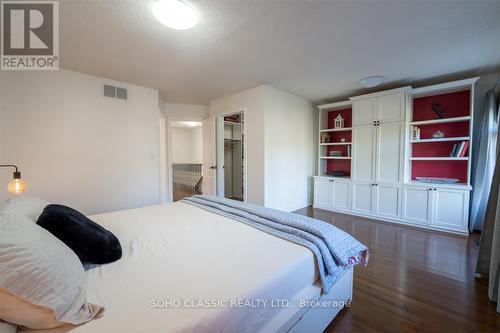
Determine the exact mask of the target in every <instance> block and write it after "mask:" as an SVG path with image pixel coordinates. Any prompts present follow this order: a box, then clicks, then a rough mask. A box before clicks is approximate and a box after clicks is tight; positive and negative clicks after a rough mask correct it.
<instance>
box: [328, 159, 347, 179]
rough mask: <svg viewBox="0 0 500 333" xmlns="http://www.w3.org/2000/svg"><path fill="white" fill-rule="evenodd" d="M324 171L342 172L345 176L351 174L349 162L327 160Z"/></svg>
mask: <svg viewBox="0 0 500 333" xmlns="http://www.w3.org/2000/svg"><path fill="white" fill-rule="evenodd" d="M326 171H327V172H331V171H344V172H346V173H347V175H350V174H351V160H328V162H327V164H326Z"/></svg>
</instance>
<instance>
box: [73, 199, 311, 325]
mask: <svg viewBox="0 0 500 333" xmlns="http://www.w3.org/2000/svg"><path fill="white" fill-rule="evenodd" d="M91 218H92V219H93V220H94V221H96V222H97V223H99V224H101V225H103V226H104V227H105V228H107V229H109V230H111V231H112V232H113V233H114V234H115V235H116V236H117V237H118V238H119V239H120V241H121V243H122V247H123V257H122V259H120V260H119V261H117V262H115V263H112V264H109V265H104V266H101V267H97V268H93V269H91V270H89V271H88V272H87V276H88V301H89V302H91V303H96V304H100V305H103V306H104V307H105V309H106V310H105V312H104V316H103V317H102V318H100V319H97V320H94V321H92V322H89V323H87V324H85V325H82V326H79V327H76V328H73V330H72V332H93V333H94V332H99V333H100V332H191V331H196V332H245V331H246V332H257V331H259V330H265V331H268V332H269V331H275V330H276V329H277V328H279V327H280V326H281V325H282V324H284V323H285V322H286V321H287V320H288V319H290V318H291V317H292V316H293V315H294V314H295V312H297V311H299V309H286V310H283V309H282V308H280V307H271V306H270V304H269V303H267V306H265V307H263V306H260V307H237V308H235V307H232V306H230V305H231V301H230V300H238V299H239V300H245V299H269V298H274V299H280V298H286V299H296V298H299V297H300V298H313V297H317V295H319V293H320V287H319V286H318V285H317V284H315V282H316V281H317V280H318V272H317V269H316V264H315V259H314V256H313V254H312V252H311V251H309V250H308V249H307V248H305V247H302V246H300V245H296V244H294V243H291V242H288V241H286V240H282V239H280V238H277V237H274V236H271V235H268V234H266V233H264V232H262V231H259V230H256V229H254V228H252V227H249V226H246V225H244V224H242V223H239V222H237V221H234V220H231V219H228V218H225V217H221V216H219V215H215V214H213V213H210V212H207V211H204V210H202V209H199V208H196V207H194V206H191V205H187V204H183V203H174V204H166V205H158V206H151V207H146V208H140V209H134V210H127V211H119V212H115V213H109V214H102V215H95V216H92V217H91ZM165 299H171V300H179V302H180V304H181V306H180V307H176V308H172V307H157V308H155V307H153V305H152V304H153V303H152V302H154V303H156V304H159V305H161V306H163V303H161V300H165ZM202 299H208V300H211V301H212V302H216V301H217V302H219V303H223V307H205V308H203V307H201V308H195V309H193V308H186V307H185V306H184V305H188V306H192V305H194V304H195V303H196V304H197V300H202ZM228 304H229V305H228ZM257 304H258V303H256V302H253V303H252V305H257ZM224 305H225V306H224ZM247 305H248V304H247ZM260 305H262V303H260ZM66 330H67V329H66Z"/></svg>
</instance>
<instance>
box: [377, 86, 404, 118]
mask: <svg viewBox="0 0 500 333" xmlns="http://www.w3.org/2000/svg"><path fill="white" fill-rule="evenodd" d="M377 109H378V110H376V111H377V119H375V120H379V121H380V122H381V123H385V122H394V121H403V120H404V118H405V93H396V94H389V95H384V96H381V97H379V98H378V105H377Z"/></svg>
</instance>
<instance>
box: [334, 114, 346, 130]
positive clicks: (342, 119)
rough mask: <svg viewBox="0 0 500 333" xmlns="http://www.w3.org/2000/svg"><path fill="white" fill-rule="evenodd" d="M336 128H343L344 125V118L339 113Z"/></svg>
mask: <svg viewBox="0 0 500 333" xmlns="http://www.w3.org/2000/svg"><path fill="white" fill-rule="evenodd" d="M334 127H335V128H343V127H344V118H342V115H341V114H340V113H339V114H338V116H337V118H335V124H334Z"/></svg>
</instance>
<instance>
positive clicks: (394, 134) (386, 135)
mask: <svg viewBox="0 0 500 333" xmlns="http://www.w3.org/2000/svg"><path fill="white" fill-rule="evenodd" d="M376 128H377V149H376V152H377V156H376V158H375V161H376V169H375V173H376V175H375V182H376V183H378V182H385V183H392V184H395V183H400V182H401V181H402V177H403V175H402V170H403V142H404V124H403V123H401V122H399V123H381V124H380V125H379V126H377V127H376Z"/></svg>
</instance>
